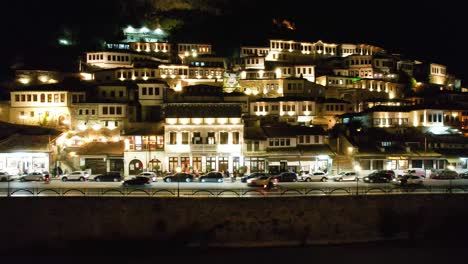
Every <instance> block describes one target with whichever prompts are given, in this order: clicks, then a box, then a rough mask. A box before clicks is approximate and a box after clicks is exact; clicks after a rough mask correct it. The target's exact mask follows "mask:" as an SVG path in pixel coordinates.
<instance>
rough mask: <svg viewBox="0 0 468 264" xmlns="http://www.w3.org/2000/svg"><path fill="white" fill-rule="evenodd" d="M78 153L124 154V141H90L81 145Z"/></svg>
mask: <svg viewBox="0 0 468 264" xmlns="http://www.w3.org/2000/svg"><path fill="white" fill-rule="evenodd" d="M77 154H78V155H82V156H83V155H109V156H123V155H124V142H123V141H119V142H90V143H88V144H86V145H83V146H81V147H80V150H78V151H77Z"/></svg>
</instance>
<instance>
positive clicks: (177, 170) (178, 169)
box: [174, 167, 182, 197]
mask: <svg viewBox="0 0 468 264" xmlns="http://www.w3.org/2000/svg"><path fill="white" fill-rule="evenodd" d="M181 171H182V168H181V167H177V168H176V173H180V172H181ZM174 178H175V179H176V180H177V197H180V195H179V191H180V187H179V184H180V183H179V180H180V179H179V178H178V177H174Z"/></svg>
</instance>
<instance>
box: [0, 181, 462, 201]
mask: <svg viewBox="0 0 468 264" xmlns="http://www.w3.org/2000/svg"><path fill="white" fill-rule="evenodd" d="M455 186H456V187H457V188H455V189H450V187H455ZM449 189H450V192H458V193H468V179H457V180H431V179H427V180H425V181H424V185H423V186H422V187H420V188H417V189H412V188H410V189H408V188H401V189H399V188H398V186H395V185H394V184H385V183H364V182H334V181H328V182H292V183H279V184H278V187H277V188H275V189H271V190H264V189H262V188H259V187H248V186H247V184H246V183H242V182H240V181H237V182H234V183H232V182H230V181H229V180H228V181H226V182H223V183H201V182H192V183H185V182H183V183H179V184H178V183H166V182H163V181H162V180H159V181H158V182H154V183H151V184H148V185H145V186H130V187H124V186H123V185H122V183H121V182H94V181H87V182H79V181H75V182H71V181H69V182H61V181H59V180H56V179H54V180H53V181H52V182H51V183H48V184H46V183H44V182H18V181H12V182H9V183H6V182H0V197H2V196H7V195H8V194H10V196H151V197H163V196H170V197H174V196H177V197H178V196H183V197H239V196H241V197H258V196H318V195H356V194H361V195H363V194H398V193H447V192H449Z"/></svg>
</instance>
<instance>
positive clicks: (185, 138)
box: [182, 132, 189, 145]
mask: <svg viewBox="0 0 468 264" xmlns="http://www.w3.org/2000/svg"><path fill="white" fill-rule="evenodd" d="M188 143H189V132H182V145H188Z"/></svg>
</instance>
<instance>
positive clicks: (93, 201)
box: [0, 194, 468, 250]
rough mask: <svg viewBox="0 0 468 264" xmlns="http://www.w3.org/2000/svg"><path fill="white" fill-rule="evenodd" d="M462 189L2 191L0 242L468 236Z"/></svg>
mask: <svg viewBox="0 0 468 264" xmlns="http://www.w3.org/2000/svg"><path fill="white" fill-rule="evenodd" d="M467 202H468V195H461V194H460V195H455V194H454V195H409V196H363V197H304V198H301V197H294V198H259V199H257V198H252V199H245V198H244V199H229V198H219V199H218V198H201V199H183V198H180V199H172V198H161V199H157V198H92V197H89V198H65V197H57V198H53V197H44V198H2V199H0V214H1V217H0V245H2V246H3V248H2V249H0V250H5V249H15V248H22V247H25V246H26V247H31V246H32V247H34V246H37V245H44V244H47V246H48V247H61V246H64V245H67V244H70V243H76V241H87V243H88V242H96V241H125V243H132V241H138V243H141V242H142V241H144V242H145V243H146V242H148V243H152V244H154V245H156V244H165V245H173V244H176V245H195V246H197V245H200V246H275V245H282V246H288V245H306V244H328V243H344V242H358V241H375V240H382V239H395V238H410V239H416V240H418V239H430V238H449V239H465V237H466V238H468V236H467V235H468V231H467V230H468V227H466V226H468V210H467V209H466V207H467V205H468V203H467Z"/></svg>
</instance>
